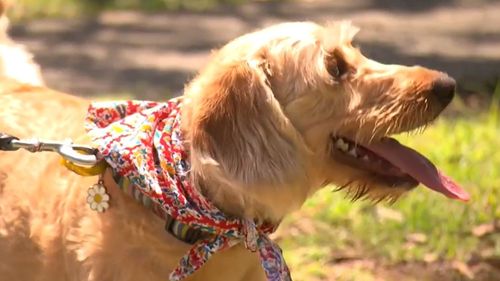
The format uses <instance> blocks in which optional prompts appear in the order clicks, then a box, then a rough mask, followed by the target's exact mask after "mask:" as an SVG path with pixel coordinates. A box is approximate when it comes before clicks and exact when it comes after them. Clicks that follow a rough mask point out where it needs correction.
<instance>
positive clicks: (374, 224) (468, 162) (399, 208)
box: [280, 87, 500, 280]
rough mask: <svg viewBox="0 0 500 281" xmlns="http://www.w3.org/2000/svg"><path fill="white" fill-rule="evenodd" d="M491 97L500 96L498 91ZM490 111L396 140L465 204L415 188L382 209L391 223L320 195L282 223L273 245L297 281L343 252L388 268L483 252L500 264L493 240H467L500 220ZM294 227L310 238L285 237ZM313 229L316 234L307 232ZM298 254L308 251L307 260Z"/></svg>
mask: <svg viewBox="0 0 500 281" xmlns="http://www.w3.org/2000/svg"><path fill="white" fill-rule="evenodd" d="M496 92H497V93H496V96H497V97H500V87H498V88H497V89H496ZM498 104H499V102H498V100H494V101H493V102H492V106H491V108H490V109H489V110H488V111H487V112H484V113H482V114H479V115H475V116H468V115H464V116H458V117H457V116H455V117H449V118H441V119H439V120H438V121H437V122H435V124H433V125H432V126H431V127H429V128H428V129H427V130H426V131H425V132H424V133H422V134H419V135H401V136H398V139H399V140H400V141H401V142H403V143H405V144H406V145H408V146H410V147H413V148H415V149H416V150H418V151H420V152H421V153H422V154H424V155H426V156H427V157H428V158H430V159H431V160H432V161H433V162H434V163H435V164H436V166H437V167H439V168H440V169H441V170H442V171H444V172H445V173H446V174H448V175H450V176H451V177H452V178H454V179H455V180H456V181H457V182H459V183H461V184H462V186H463V187H464V189H466V190H467V191H468V192H469V193H470V194H471V200H470V202H468V203H462V202H458V201H454V200H450V199H447V198H445V197H444V196H442V195H440V194H438V193H436V192H434V191H431V190H429V189H427V188H425V187H422V186H420V187H418V188H417V189H415V190H414V191H412V192H410V193H409V194H408V195H407V196H405V197H403V198H401V199H400V200H399V201H398V202H396V203H395V204H394V205H391V206H388V205H382V207H383V208H385V209H389V210H390V211H391V212H394V213H395V214H397V216H396V219H391V218H389V219H385V218H383V217H381V216H380V215H379V213H378V208H380V206H374V205H373V204H371V203H368V202H355V203H352V202H351V201H350V200H349V199H346V198H344V196H343V194H342V192H333V191H332V190H333V189H334V188H333V187H332V188H325V189H323V190H321V191H320V192H318V193H317V194H316V195H315V196H313V198H311V199H310V200H308V201H307V203H306V204H305V206H304V207H303V208H302V210H301V211H300V212H299V213H298V214H296V215H294V216H292V217H291V218H289V219H287V220H286V221H285V222H284V229H283V230H282V231H281V233H282V234H281V236H280V237H281V239H280V243H281V244H282V245H283V247H284V250H285V253H286V255H287V258H288V259H289V260H290V261H291V263H292V264H293V265H291V266H292V268H293V269H294V275H295V276H296V277H299V278H298V279H297V280H310V277H311V275H310V274H308V269H307V268H309V267H313V268H314V267H315V266H314V265H316V266H324V265H326V264H328V263H329V262H332V260H334V259H335V257H336V256H337V255H339V254H340V255H342V254H343V253H344V252H346V251H347V252H348V253H350V252H354V253H356V252H357V253H358V255H362V256H364V257H367V256H373V257H377V259H383V260H385V261H388V262H397V261H404V260H425V259H426V258H428V257H429V256H435V257H436V258H437V259H445V260H455V259H457V260H468V259H469V258H471V257H472V256H473V255H481V252H482V251H483V250H484V249H486V248H487V249H488V253H489V255H490V256H491V255H493V256H496V257H500V237H499V236H500V235H498V234H493V235H491V236H486V237H477V236H475V235H472V233H471V231H472V229H473V228H474V227H475V226H477V225H480V224H483V223H492V222H494V221H495V220H500V152H499V149H500V109H499V106H498ZM306 220H311V221H312V222H307V223H306V222H305V221H306ZM297 224H305V225H311V226H310V227H309V228H310V229H312V233H311V231H302V232H298V233H295V234H294V235H286V234H287V233H288V232H289V230H291V229H294V228H296V227H297V226H296V225H297ZM318 224H319V225H321V226H322V228H321V229H318V228H317V227H316V226H315V225H318ZM415 233H417V234H418V235H419V237H423V238H421V241H412V239H409V237H411V234H415ZM307 237H309V238H307ZM304 249H312V250H311V251H312V252H311V255H312V256H311V255H309V254H307V250H304ZM318 249H320V250H318ZM317 252H319V253H322V254H321V255H320V256H319V258H318V256H315V255H314V254H313V253H317ZM354 255H356V254H354ZM295 265H296V266H295ZM303 265H307V266H305V267H304V266H303Z"/></svg>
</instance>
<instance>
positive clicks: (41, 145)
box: [10, 139, 100, 166]
mask: <svg viewBox="0 0 500 281" xmlns="http://www.w3.org/2000/svg"><path fill="white" fill-rule="evenodd" d="M10 148H11V150H17V149H19V148H23V149H26V150H28V151H30V152H40V151H53V152H57V153H58V154H59V155H61V156H62V157H63V158H64V159H66V160H68V161H70V162H73V163H75V164H80V165H85V166H92V165H95V164H97V163H98V162H99V160H100V159H99V158H98V157H97V149H95V148H93V147H90V146H84V145H74V144H73V143H72V141H71V140H67V141H64V142H58V141H40V140H38V139H33V140H18V139H13V140H11V141H10Z"/></svg>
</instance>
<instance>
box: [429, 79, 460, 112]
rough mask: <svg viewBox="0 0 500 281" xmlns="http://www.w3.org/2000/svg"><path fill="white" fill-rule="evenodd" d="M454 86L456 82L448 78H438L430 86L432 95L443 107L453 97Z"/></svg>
mask: <svg viewBox="0 0 500 281" xmlns="http://www.w3.org/2000/svg"><path fill="white" fill-rule="evenodd" d="M455 86H456V82H455V80H454V79H453V78H451V77H448V76H443V77H440V78H438V79H436V80H435V81H434V83H433V84H432V94H433V95H434V96H435V97H436V98H437V100H438V101H439V102H440V103H441V104H442V105H443V107H445V106H447V105H448V104H449V103H450V102H451V100H452V99H453V96H454V95H455Z"/></svg>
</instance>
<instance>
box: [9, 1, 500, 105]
mask: <svg viewBox="0 0 500 281" xmlns="http://www.w3.org/2000/svg"><path fill="white" fill-rule="evenodd" d="M498 14H500V3H499V2H498V1H486V0H485V1H467V0H463V1H453V0H440V1H430V0H425V1H412V2H408V1H402V0H397V1H388V0H353V1H313V2H312V3H311V2H307V3H302V2H299V3H282V2H273V3H252V4H248V5H243V6H238V7H223V8H219V9H217V10H214V11H211V12H206V13H192V12H177V13H168V12H166V13H139V12H106V13H103V14H101V15H100V16H99V17H97V18H95V19H89V20H37V21H32V22H30V23H27V24H25V25H18V26H15V27H14V28H13V32H12V33H13V37H14V38H15V39H16V40H18V41H21V42H22V43H24V44H26V45H27V46H28V48H29V49H30V50H32V51H33V52H34V53H35V58H36V60H37V61H38V62H39V63H40V64H41V66H42V69H43V72H44V76H45V79H46V80H47V82H48V85H50V86H51V87H54V88H57V89H60V90H62V91H65V92H68V93H73V94H76V95H81V96H88V97H99V96H109V95H129V96H134V97H137V98H147V99H156V100H159V99H165V98H167V97H168V96H171V95H176V94H180V93H182V89H183V85H184V84H185V83H186V81H188V80H189V79H190V78H192V77H193V76H194V75H195V73H196V71H197V70H198V69H199V68H201V67H202V66H203V65H204V64H205V63H206V62H207V60H208V59H209V54H210V50H211V49H213V48H217V47H219V46H221V45H223V44H224V43H225V42H227V41H228V40H230V39H232V38H234V37H236V36H238V35H241V34H243V33H245V32H248V31H251V30H254V29H257V28H259V27H262V26H266V25H270V24H272V23H276V22H282V21H292V20H294V21H295V20H315V21H319V22H324V21H327V20H338V19H351V20H352V21H353V22H354V23H355V24H356V25H358V26H360V27H361V28H362V31H361V33H360V34H359V36H358V41H359V45H360V46H361V47H362V51H363V52H364V53H366V54H367V55H368V56H369V57H371V58H374V59H377V60H379V61H381V62H385V63H398V64H410V65H412V64H419V65H424V66H428V67H432V68H436V69H439V70H442V71H446V72H448V73H450V74H451V75H452V76H454V77H455V78H457V79H458V80H459V82H460V85H461V88H462V92H467V91H466V90H474V87H475V85H495V84H496V82H497V80H498V79H499V78H500V29H499V28H498V26H500V18H499V17H498ZM457 19H460V20H457ZM492 87H493V86H492Z"/></svg>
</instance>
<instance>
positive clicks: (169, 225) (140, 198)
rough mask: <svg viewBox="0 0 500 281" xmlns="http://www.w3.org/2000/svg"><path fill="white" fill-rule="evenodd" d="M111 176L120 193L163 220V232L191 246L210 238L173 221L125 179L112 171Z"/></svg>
mask: <svg viewBox="0 0 500 281" xmlns="http://www.w3.org/2000/svg"><path fill="white" fill-rule="evenodd" d="M112 175H113V180H114V181H115V183H116V185H117V186H118V188H119V189H120V190H121V191H123V192H124V193H125V194H127V195H129V196H130V197H132V198H133V199H134V200H135V201H136V202H138V203H139V204H141V205H143V206H144V207H145V208H146V209H148V210H150V211H152V212H153V213H154V214H155V215H157V216H158V217H160V218H161V219H162V220H164V221H165V231H167V232H168V233H170V234H171V235H173V236H174V237H175V238H177V239H178V240H180V241H182V242H185V243H188V244H191V245H193V244H194V243H195V242H197V241H199V240H201V239H204V238H208V236H210V234H209V233H208V232H204V231H201V230H199V229H196V228H193V227H191V226H190V225H188V224H184V223H182V222H180V221H178V220H176V219H174V218H173V217H172V216H170V215H169V214H168V213H167V212H165V209H163V208H162V207H161V206H160V205H159V204H158V203H157V202H155V201H153V200H152V199H151V198H149V197H148V196H146V195H144V194H143V193H142V192H141V191H140V188H139V187H137V186H136V185H134V184H132V183H131V182H130V180H129V179H128V178H127V177H123V176H121V175H120V174H118V173H117V172H115V171H114V170H112Z"/></svg>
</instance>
